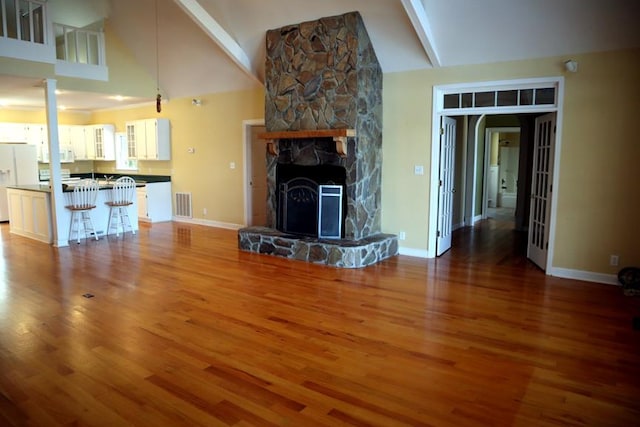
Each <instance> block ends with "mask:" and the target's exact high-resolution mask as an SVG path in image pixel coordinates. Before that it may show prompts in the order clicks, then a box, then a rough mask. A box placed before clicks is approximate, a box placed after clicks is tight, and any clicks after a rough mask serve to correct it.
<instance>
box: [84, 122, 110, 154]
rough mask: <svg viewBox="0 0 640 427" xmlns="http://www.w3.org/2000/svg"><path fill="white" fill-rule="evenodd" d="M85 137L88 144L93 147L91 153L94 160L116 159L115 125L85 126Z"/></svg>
mask: <svg viewBox="0 0 640 427" xmlns="http://www.w3.org/2000/svg"><path fill="white" fill-rule="evenodd" d="M87 134H88V136H87ZM85 137H86V141H87V145H88V146H92V148H93V152H92V153H91V154H92V155H93V157H92V159H93V160H115V159H116V150H115V146H116V138H115V127H114V126H113V125H92V126H85Z"/></svg>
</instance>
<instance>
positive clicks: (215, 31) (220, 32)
mask: <svg viewBox="0 0 640 427" xmlns="http://www.w3.org/2000/svg"><path fill="white" fill-rule="evenodd" d="M175 2H176V3H177V4H178V6H180V8H181V9H182V10H183V11H184V12H185V13H186V14H187V15H188V16H189V17H190V18H191V19H192V20H193V22H195V23H196V24H198V26H199V27H200V28H201V29H202V31H204V33H205V34H206V35H207V36H208V37H209V38H210V39H211V40H213V42H214V43H215V44H217V45H218V46H219V47H220V48H221V49H222V50H223V51H224V52H225V53H226V54H227V56H229V58H230V59H231V60H232V61H233V62H234V63H235V64H236V65H237V66H238V67H240V69H241V70H242V71H244V72H245V73H246V74H247V75H248V76H250V77H253V78H254V79H255V80H256V81H258V82H260V83H262V82H261V81H260V78H259V77H258V72H257V69H256V68H255V67H254V66H253V64H251V59H249V56H248V55H247V53H246V52H245V51H244V50H243V49H242V47H241V46H240V45H239V44H238V43H237V42H236V41H235V39H234V38H233V37H231V35H230V34H229V33H228V32H226V31H225V29H224V28H222V26H221V25H220V24H219V23H218V21H216V20H215V19H213V17H212V16H211V15H209V13H208V12H207V11H206V10H205V9H204V8H203V7H202V6H200V4H199V3H198V1H197V0H175Z"/></svg>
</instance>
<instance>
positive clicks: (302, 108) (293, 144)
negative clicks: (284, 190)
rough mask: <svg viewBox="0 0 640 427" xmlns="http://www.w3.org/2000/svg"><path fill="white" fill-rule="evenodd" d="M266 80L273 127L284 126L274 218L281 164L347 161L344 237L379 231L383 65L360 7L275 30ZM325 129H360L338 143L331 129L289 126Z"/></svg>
mask: <svg viewBox="0 0 640 427" xmlns="http://www.w3.org/2000/svg"><path fill="white" fill-rule="evenodd" d="M265 80H266V82H265V86H266V90H265V124H266V129H267V133H269V132H271V133H274V132H278V133H280V137H278V138H277V139H274V141H273V144H274V145H277V148H278V149H277V150H273V151H274V152H277V155H274V156H269V159H268V164H267V175H268V206H267V212H268V222H269V224H268V225H269V226H270V227H273V228H275V227H276V222H277V219H276V215H277V210H278V208H277V203H278V202H277V189H276V166H277V164H295V165H308V166H315V165H323V164H327V165H334V166H335V165H337V166H342V167H344V168H345V169H346V184H345V187H346V194H345V196H346V203H345V205H346V207H347V209H346V211H347V212H346V214H345V219H344V238H345V239H351V240H358V239H363V238H366V237H369V236H371V235H375V234H377V233H379V232H380V222H381V219H380V216H381V207H380V187H381V168H382V70H381V68H380V65H379V63H378V59H377V57H376V54H375V52H374V49H373V46H372V44H371V41H370V39H369V36H368V34H367V31H366V29H365V26H364V23H363V21H362V18H361V16H360V14H359V13H358V12H350V13H346V14H344V15H339V16H332V17H327V18H321V19H318V20H316V21H310V22H303V23H301V24H296V25H288V26H286V27H282V28H279V29H274V30H270V31H268V32H267V59H266V79H265ZM324 130H327V131H332V130H349V132H348V134H349V135H353V134H355V136H352V137H348V138H347V139H346V144H344V145H342V147H341V149H336V148H333V147H334V145H333V141H332V139H331V137H329V138H328V139H327V138H326V137H324V138H323V137H311V138H307V137H304V138H300V137H299V135H300V134H299V133H298V134H292V136H291V137H290V138H289V137H288V136H287V135H288V134H286V132H295V131H324ZM282 132H285V134H284V136H282ZM343 141H344V140H343ZM274 154H275V153H274Z"/></svg>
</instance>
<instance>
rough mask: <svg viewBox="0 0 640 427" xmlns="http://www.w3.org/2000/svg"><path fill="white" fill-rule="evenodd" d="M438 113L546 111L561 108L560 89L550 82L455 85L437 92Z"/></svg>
mask: <svg viewBox="0 0 640 427" xmlns="http://www.w3.org/2000/svg"><path fill="white" fill-rule="evenodd" d="M438 95H439V98H436V99H435V101H436V109H437V111H442V112H443V113H445V114H447V115H453V114H456V113H458V114H472V111H473V110H475V111H473V113H474V114H478V113H479V114H484V113H492V112H493V111H496V110H500V109H505V108H514V107H517V108H520V109H523V108H524V109H531V110H532V111H533V110H539V109H540V108H545V109H546V110H548V109H549V107H551V108H555V107H557V105H558V90H557V85H556V84H554V83H550V82H548V81H547V82H545V83H529V84H517V83H516V84H502V85H499V86H496V85H493V86H487V87H462V86H456V85H452V86H450V87H447V88H443V89H442V90H440V91H438Z"/></svg>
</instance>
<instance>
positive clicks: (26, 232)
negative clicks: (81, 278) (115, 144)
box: [7, 183, 145, 246]
mask: <svg viewBox="0 0 640 427" xmlns="http://www.w3.org/2000/svg"><path fill="white" fill-rule="evenodd" d="M137 186H138V187H145V184H143V183H139V184H138V185H137ZM112 187H113V186H112V185H111V184H108V185H107V184H103V185H101V186H100V190H101V191H99V192H98V199H97V200H96V207H95V209H92V210H91V218H92V220H93V224H94V227H95V229H96V234H97V235H98V237H100V236H102V237H104V236H105V235H106V234H115V230H107V224H108V222H109V206H107V205H106V202H107V200H108V196H109V193H108V192H107V191H102V190H109V189H110V188H112ZM72 192H73V187H72V186H71V185H70V186H69V187H68V188H67V189H66V190H65V191H64V193H65V194H64V198H65V201H64V202H63V203H64V204H65V205H67V204H68V199H67V198H68V197H69V196H70V195H71V193H72ZM7 199H8V202H9V230H10V232H11V233H14V234H18V235H20V236H24V237H29V238H32V239H35V240H39V241H41V242H45V243H53V239H54V236H53V226H52V224H53V222H52V221H53V219H52V215H51V212H52V210H53V207H52V204H51V188H50V187H49V185H48V184H40V185H16V186H10V187H7ZM58 212H59V214H60V218H59V219H58V237H57V242H55V243H56V245H57V246H65V245H66V242H67V239H68V236H69V226H70V223H71V211H70V210H69V209H66V208H62V209H60V210H59V211H58ZM127 213H128V215H129V219H130V221H131V226H132V228H133V230H134V231H137V230H138V221H137V219H138V200H137V198H136V197H134V198H133V204H131V205H129V206H128V207H127Z"/></svg>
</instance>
